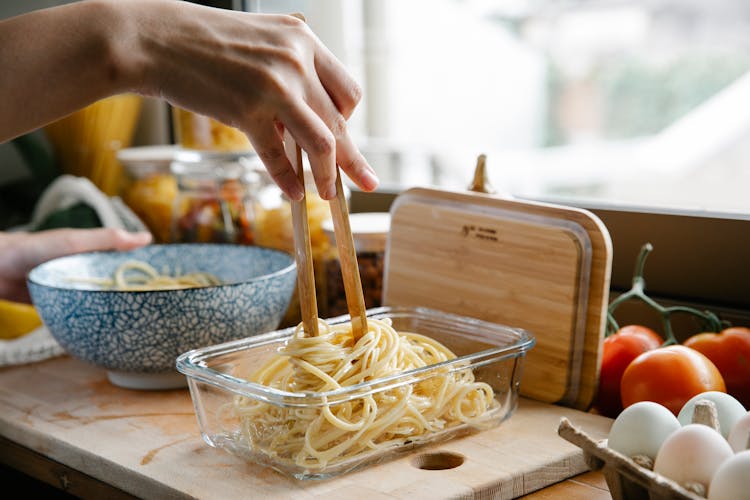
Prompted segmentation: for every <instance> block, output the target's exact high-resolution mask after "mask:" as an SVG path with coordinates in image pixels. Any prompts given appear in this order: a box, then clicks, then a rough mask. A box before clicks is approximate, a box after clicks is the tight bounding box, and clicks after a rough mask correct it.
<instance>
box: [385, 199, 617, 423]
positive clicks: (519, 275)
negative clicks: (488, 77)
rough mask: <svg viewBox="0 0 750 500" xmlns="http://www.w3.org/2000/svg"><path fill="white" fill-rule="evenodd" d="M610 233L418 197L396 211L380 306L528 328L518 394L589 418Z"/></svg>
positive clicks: (552, 214)
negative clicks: (532, 341)
mask: <svg viewBox="0 0 750 500" xmlns="http://www.w3.org/2000/svg"><path fill="white" fill-rule="evenodd" d="M611 248H612V247H611V241H610V239H609V234H608V233H607V231H606V228H605V227H604V226H603V224H601V221H599V220H598V219H597V218H596V217H595V216H593V215H592V214H590V213H589V212H586V211H584V210H579V209H573V208H569V207H561V206H556V205H549V204H542V203H532V202H522V201H517V200H509V199H504V198H499V197H496V196H493V195H489V194H483V193H468V192H452V191H445V190H437V189H428V188H414V189H411V190H409V191H406V192H405V193H403V194H402V195H400V196H399V197H398V198H397V199H396V201H395V202H394V204H393V206H392V208H391V232H390V235H389V240H388V246H387V252H386V264H385V278H384V302H385V303H386V304H387V305H404V306H424V307H430V308H434V309H439V310H442V311H446V312H451V313H454V314H460V315H464V316H469V317H475V318H479V319H483V320H486V321H492V322H495V323H501V324H505V325H508V326H512V327H518V328H523V329H526V330H528V331H529V332H531V333H532V334H533V335H534V336H535V337H536V341H537V344H536V346H535V347H534V348H533V349H532V350H531V351H530V352H529V354H528V359H527V360H526V363H525V365H524V373H523V379H522V383H521V391H522V393H523V394H524V395H525V396H528V397H530V398H534V399H537V400H540V401H544V402H548V403H561V404H565V405H568V406H571V407H574V408H578V409H587V408H588V407H589V406H590V405H591V402H592V401H593V397H594V395H595V393H596V387H597V380H598V371H599V362H600V357H601V341H602V338H603V332H604V326H605V320H606V314H605V313H606V307H607V304H608V296H609V295H608V294H609V277H610V272H611V262H612V255H611V253H612V250H611Z"/></svg>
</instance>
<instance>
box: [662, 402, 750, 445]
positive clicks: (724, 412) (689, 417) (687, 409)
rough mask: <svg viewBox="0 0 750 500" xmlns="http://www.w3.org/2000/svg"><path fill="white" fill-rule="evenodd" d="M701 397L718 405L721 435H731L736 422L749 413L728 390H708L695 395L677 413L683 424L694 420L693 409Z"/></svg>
mask: <svg viewBox="0 0 750 500" xmlns="http://www.w3.org/2000/svg"><path fill="white" fill-rule="evenodd" d="M701 399H708V400H709V401H712V402H713V403H714V404H715V405H716V414H717V415H718V417H719V432H721V435H722V436H724V438H726V437H727V436H729V431H731V430H732V427H734V424H735V422H737V420H739V419H740V417H742V416H743V415H744V414H745V413H747V410H746V409H745V407H744V406H742V403H740V402H739V401H737V400H736V399H735V398H734V397H733V396H731V395H729V394H727V393H726V392H719V391H708V392H703V393H701V394H698V395H697V396H693V397H692V398H690V399H689V400H688V402H687V403H685V405H684V406H683V407H682V409H681V410H680V414H679V415H677V419H678V420H679V421H680V423H681V424H682V425H687V424H690V423H692V422H693V409H694V408H695V403H697V402H698V401H699V400H701Z"/></svg>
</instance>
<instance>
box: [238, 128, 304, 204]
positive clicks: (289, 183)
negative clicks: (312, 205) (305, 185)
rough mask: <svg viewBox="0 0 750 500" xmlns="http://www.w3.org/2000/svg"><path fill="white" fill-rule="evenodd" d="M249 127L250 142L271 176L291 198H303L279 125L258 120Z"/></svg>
mask: <svg viewBox="0 0 750 500" xmlns="http://www.w3.org/2000/svg"><path fill="white" fill-rule="evenodd" d="M248 129H249V133H248V136H249V137H250V142H251V143H252V144H253V148H254V149H255V152H256V153H258V157H259V158H260V160H261V161H262V162H263V165H264V166H265V167H266V170H268V173H269V174H270V175H271V178H272V179H273V180H274V182H276V184H278V185H279V187H280V188H281V190H282V191H283V192H284V193H285V194H286V195H287V196H288V197H289V198H290V199H292V200H295V201H299V200H301V199H302V196H303V195H304V193H303V191H302V186H301V185H300V183H299V180H298V179H297V176H296V175H295V173H294V169H293V168H292V164H291V163H290V162H289V159H288V158H287V157H286V154H285V153H284V143H283V141H282V139H281V134H280V133H279V131H278V128H277V126H275V125H274V124H273V123H269V122H268V121H265V120H258V121H256V122H254V123H253V124H251V125H250V126H249V127H248Z"/></svg>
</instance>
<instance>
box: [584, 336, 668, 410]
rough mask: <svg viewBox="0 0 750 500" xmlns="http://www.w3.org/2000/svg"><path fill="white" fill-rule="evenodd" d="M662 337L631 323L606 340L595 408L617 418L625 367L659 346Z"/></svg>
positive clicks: (620, 407)
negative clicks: (621, 381) (640, 355)
mask: <svg viewBox="0 0 750 500" xmlns="http://www.w3.org/2000/svg"><path fill="white" fill-rule="evenodd" d="M662 342H663V340H662V338H661V337H660V336H659V335H658V334H657V333H656V332H654V331H653V330H651V329H650V328H646V327H645V326H640V325H628V326H624V327H622V328H620V329H619V330H617V332H615V333H614V334H613V335H610V336H609V337H607V338H605V339H604V345H603V346H602V366H601V370H600V372H599V389H598V392H597V396H596V400H595V402H594V408H596V410H597V411H598V412H599V413H601V414H602V415H605V416H607V417H611V418H615V417H616V416H617V415H619V414H620V412H621V411H622V402H621V400H620V380H621V379H622V374H623V373H624V372H625V368H627V367H628V365H629V364H630V362H631V361H633V360H634V359H635V358H636V357H638V355H639V354H642V353H644V352H646V351H650V350H651V349H656V348H657V347H659V346H660V345H661V344H662Z"/></svg>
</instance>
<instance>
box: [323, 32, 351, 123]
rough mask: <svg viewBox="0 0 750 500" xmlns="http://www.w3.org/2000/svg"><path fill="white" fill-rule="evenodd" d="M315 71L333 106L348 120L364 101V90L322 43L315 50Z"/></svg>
mask: <svg viewBox="0 0 750 500" xmlns="http://www.w3.org/2000/svg"><path fill="white" fill-rule="evenodd" d="M315 71H316V72H317V73H318V78H319V79H320V83H321V84H322V85H323V88H325V91H326V92H327V93H328V96H329V97H330V99H331V101H333V104H334V105H335V106H336V108H337V109H338V110H339V112H340V113H341V115H343V117H344V118H345V119H347V120H348V119H349V118H350V117H351V115H352V113H353V112H354V108H356V107H357V104H359V101H360V100H361V99H362V88H361V87H360V86H359V84H358V83H357V82H356V81H355V80H354V78H352V77H351V75H350V74H349V73H348V72H347V70H346V68H345V67H344V65H343V64H342V63H341V61H339V60H338V59H337V58H336V56H334V55H333V53H332V52H331V51H330V50H328V48H327V47H326V46H325V45H323V44H322V43H318V44H317V46H316V48H315Z"/></svg>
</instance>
